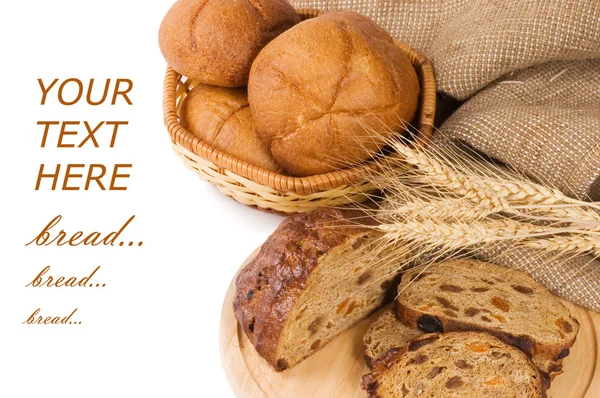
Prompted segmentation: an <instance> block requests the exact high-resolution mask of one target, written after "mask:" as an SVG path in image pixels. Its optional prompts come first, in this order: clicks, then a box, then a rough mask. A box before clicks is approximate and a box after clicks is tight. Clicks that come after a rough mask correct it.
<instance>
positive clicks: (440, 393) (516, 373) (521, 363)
mask: <svg viewBox="0 0 600 398" xmlns="http://www.w3.org/2000/svg"><path fill="white" fill-rule="evenodd" d="M361 386H362V388H363V389H365V390H366V391H367V393H368V394H369V397H370V398H409V397H419V398H445V397H487V398H539V397H545V396H546V389H547V388H548V381H547V379H546V377H545V376H544V375H543V374H542V373H541V372H540V371H539V370H538V369H537V368H536V367H535V366H534V365H533V364H532V363H531V361H529V359H527V356H526V355H525V354H524V353H523V352H521V351H519V350H518V349H516V348H514V347H511V346H509V345H507V344H504V343H503V342H501V341H500V340H498V339H497V338H495V337H493V336H491V335H489V334H487V333H479V332H455V333H445V334H438V333H434V334H426V335H423V336H420V337H417V338H416V339H414V340H412V341H411V342H410V343H408V345H407V346H405V347H404V348H401V349H391V350H390V351H388V353H387V354H386V355H385V356H384V357H383V358H381V359H380V360H378V361H375V363H374V365H373V372H372V373H370V374H367V375H365V376H363V381H362V384H361Z"/></svg>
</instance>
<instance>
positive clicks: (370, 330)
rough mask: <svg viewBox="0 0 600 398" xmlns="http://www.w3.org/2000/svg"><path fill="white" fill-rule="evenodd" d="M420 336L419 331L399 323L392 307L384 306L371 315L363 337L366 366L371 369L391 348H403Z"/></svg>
mask: <svg viewBox="0 0 600 398" xmlns="http://www.w3.org/2000/svg"><path fill="white" fill-rule="evenodd" d="M422 334H423V332H421V331H420V330H419V329H415V328H411V327H409V326H406V325H405V324H403V323H402V322H400V321H399V320H398V317H397V316H396V311H395V310H394V307H393V305H389V306H386V307H385V308H383V309H382V310H381V311H379V312H377V313H376V314H374V315H373V319H372V320H371V323H369V326H368V327H367V330H366V331H365V335H364V336H363V343H364V345H365V362H366V363H367V366H368V367H369V368H372V366H373V362H374V361H375V360H377V359H379V358H381V357H382V356H383V355H384V354H385V353H387V352H388V351H389V350H390V349H391V348H397V347H404V346H406V345H407V344H408V342H409V341H411V340H412V339H414V338H415V337H417V336H420V335H422Z"/></svg>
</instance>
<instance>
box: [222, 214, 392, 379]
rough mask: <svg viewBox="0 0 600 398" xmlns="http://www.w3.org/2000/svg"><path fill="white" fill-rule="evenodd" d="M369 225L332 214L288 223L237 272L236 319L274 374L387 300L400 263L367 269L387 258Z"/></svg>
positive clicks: (355, 217)
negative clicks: (384, 257) (382, 258)
mask: <svg viewBox="0 0 600 398" xmlns="http://www.w3.org/2000/svg"><path fill="white" fill-rule="evenodd" d="M361 223H362V225H361ZM371 223H372V220H370V219H367V218H364V214H363V213H361V212H352V211H341V210H333V209H328V210H318V211H314V212H311V213H307V214H300V215H296V216H292V217H289V218H288V219H286V220H285V221H284V222H283V223H282V224H281V225H280V226H279V228H277V230H276V231H275V232H274V233H273V234H272V235H271V236H270V237H269V238H268V239H267V241H266V242H265V243H264V244H263V246H262V248H261V250H260V253H259V254H258V256H257V257H256V258H255V259H254V260H253V261H252V262H250V263H249V264H248V265H247V266H246V267H244V268H243V269H242V270H241V271H240V274H239V276H238V277H237V280H236V293H235V298H234V303H233V308H234V312H235V315H236V317H237V319H238V321H239V323H240V325H241V327H242V328H243V330H244V332H245V333H246V335H247V336H248V339H249V340H250V341H251V342H252V344H253V345H254V347H255V348H256V350H257V351H258V353H259V354H260V355H261V356H262V357H264V358H265V359H266V360H267V361H268V362H269V363H270V364H271V365H273V366H274V367H275V369H277V370H284V369H287V368H290V367H292V366H294V365H296V364H297V363H299V362H300V361H302V360H303V359H304V358H306V357H308V356H309V355H311V354H313V353H314V352H315V351H317V350H318V349H319V348H321V347H323V346H324V345H326V344H327V343H328V342H330V341H331V340H332V339H333V338H334V337H335V336H337V335H338V334H339V333H340V332H342V331H344V330H346V329H347V328H349V327H350V326H352V325H353V324H354V323H356V322H357V321H359V320H361V319H363V318H364V317H366V316H367V315H369V314H370V313H371V312H373V311H374V310H375V309H377V308H379V307H380V306H381V305H382V304H383V303H384V301H385V300H386V293H388V292H389V290H390V289H389V288H390V287H392V286H393V282H392V280H393V279H394V277H395V276H396V275H397V272H398V269H399V268H401V266H402V264H399V263H398V262H397V261H396V262H387V263H386V262H383V261H382V262H378V263H386V264H385V266H383V265H382V266H378V267H376V268H371V267H369V265H370V264H371V263H372V262H373V260H377V259H378V258H381V257H382V256H384V254H383V253H381V252H378V250H377V248H376V247H374V242H375V241H376V240H377V237H378V233H377V232H375V231H374V229H372V228H369V227H368V226H369V224H371ZM391 298H393V291H392V296H391V297H389V299H391Z"/></svg>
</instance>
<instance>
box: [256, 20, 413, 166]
mask: <svg viewBox="0 0 600 398" xmlns="http://www.w3.org/2000/svg"><path fill="white" fill-rule="evenodd" d="M419 91H420V87H419V79H418V77H417V74H416V72H415V69H414V67H413V65H412V64H411V63H410V61H409V59H408V57H407V56H406V54H405V53H404V52H403V51H402V50H400V48H398V47H397V46H396V45H394V41H393V39H392V38H391V36H390V35H389V34H388V33H387V32H385V31H384V30H383V29H381V28H380V27H378V26H377V25H376V24H375V23H374V22H373V21H371V20H370V19H369V18H367V17H365V16H363V15H360V14H357V13H354V12H343V11H340V12H331V13H326V14H324V15H323V16H320V17H317V18H313V19H309V20H306V21H303V22H301V23H300V24H298V25H296V26H295V27H293V28H292V29H290V30H288V31H286V32H285V33H283V34H282V35H280V36H279V37H278V38H277V39H275V40H273V41H272V42H271V43H269V44H268V45H267V46H266V47H265V48H264V49H263V50H262V51H261V52H260V54H259V55H258V57H257V58H256V60H255V61H254V64H253V65H252V69H251V70H250V79H249V83H248V95H249V97H250V109H251V110H252V114H253V116H254V119H255V120H256V126H257V129H258V132H259V133H260V134H261V136H262V137H263V140H264V141H265V142H266V143H267V145H269V147H270V150H271V153H272V154H273V157H274V158H275V160H276V161H277V163H279V164H280V165H281V166H282V167H283V168H284V169H286V170H288V171H289V172H290V173H291V174H293V175H297V176H307V175H313V174H319V173H325V172H329V171H332V170H336V169H339V168H346V167H348V166H349V165H353V164H355V163H358V162H362V161H364V160H367V159H369V158H370V157H372V156H373V155H374V154H375V153H376V152H377V151H378V150H379V149H380V148H381V147H382V146H383V144H384V142H385V140H386V139H389V138H390V137H391V136H393V135H394V134H397V133H398V132H401V131H404V128H405V127H406V123H407V122H409V123H410V122H412V120H413V117H414V115H415V111H416V109H417V104H418V99H419Z"/></svg>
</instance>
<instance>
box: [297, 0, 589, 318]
mask: <svg viewBox="0 0 600 398" xmlns="http://www.w3.org/2000/svg"><path fill="white" fill-rule="evenodd" d="M293 4H294V5H295V6H296V7H307V8H317V9H320V10H323V11H331V10H341V9H343V10H352V11H357V12H360V13H362V14H364V15H367V16H369V17H370V18H372V19H373V20H375V21H376V22H377V23H378V24H379V25H380V26H382V27H383V28H385V29H386V30H388V31H389V32H390V33H391V35H392V36H394V37H395V38H397V39H399V40H402V41H404V42H406V43H408V44H410V45H411V46H413V47H414V48H416V49H417V50H419V51H421V52H423V53H424V54H425V55H427V57H428V58H429V59H430V60H431V62H432V63H433V66H434V69H435V74H436V80H437V84H438V91H440V92H442V93H443V94H444V95H446V96H448V97H452V98H454V99H457V100H466V103H465V104H464V105H462V106H461V107H460V108H459V109H458V110H457V111H456V112H455V113H454V114H453V115H452V116H451V117H450V118H449V119H448V120H447V121H446V122H445V123H444V124H443V125H442V126H441V127H440V132H439V133H437V134H436V137H435V138H434V142H433V145H437V146H440V147H441V146H443V145H445V144H444V142H445V140H446V139H448V138H449V139H452V140H459V141H461V142H463V143H465V144H467V145H468V146H470V147H473V148H475V149H477V150H479V151H481V152H483V153H485V154H487V155H488V156H490V157H492V158H494V159H497V160H500V161H502V162H505V163H507V164H509V165H511V166H512V167H514V168H516V169H518V170H520V171H522V172H524V173H526V174H528V175H529V176H530V177H532V178H534V179H537V180H539V181H541V182H543V183H545V184H548V185H551V186H555V187H557V188H559V189H561V190H563V191H564V192H565V193H567V194H569V195H572V196H574V197H578V198H582V199H591V200H600V0H587V1H582V0H391V1H384V0H312V1H311V0H306V1H293ZM505 249H506V248H503V249H502V250H500V251H496V250H490V251H489V252H485V253H482V254H481V257H482V259H488V260H493V261H495V262H497V263H500V264H503V265H505V266H507V267H511V268H518V269H523V270H525V271H528V272H530V273H532V274H533V275H534V277H536V279H538V280H539V281H540V282H541V283H543V284H544V285H545V286H547V287H548V288H550V289H551V290H552V291H553V292H555V293H556V294H558V295H560V296H562V297H564V298H566V299H568V300H571V301H573V302H576V303H578V304H581V305H583V306H586V307H588V308H591V309H594V310H596V311H600V261H598V260H594V259H592V258H590V257H580V258H577V259H572V260H568V261H567V260H565V259H560V260H557V259H556V258H555V257H554V256H540V254H539V253H538V252H536V251H533V250H528V249H515V250H509V251H507V250H505ZM500 253H502V255H501V256H499V254H500Z"/></svg>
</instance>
